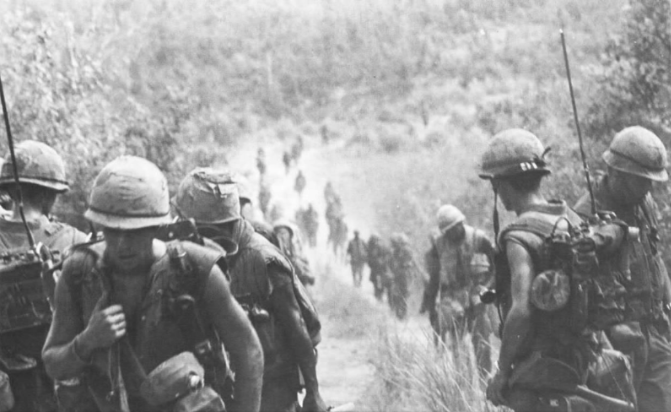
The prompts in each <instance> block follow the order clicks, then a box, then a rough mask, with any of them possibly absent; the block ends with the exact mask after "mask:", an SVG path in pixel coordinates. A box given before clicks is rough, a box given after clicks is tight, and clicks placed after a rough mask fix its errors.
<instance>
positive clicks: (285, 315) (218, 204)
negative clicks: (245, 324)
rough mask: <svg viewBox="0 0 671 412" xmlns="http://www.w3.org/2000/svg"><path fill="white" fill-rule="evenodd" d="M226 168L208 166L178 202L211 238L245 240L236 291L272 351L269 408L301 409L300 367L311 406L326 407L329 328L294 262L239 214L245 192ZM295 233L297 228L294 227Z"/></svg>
mask: <svg viewBox="0 0 671 412" xmlns="http://www.w3.org/2000/svg"><path fill="white" fill-rule="evenodd" d="M231 183H232V182H231V181H230V174H229V173H227V172H226V171H220V170H214V169H211V168H201V169H196V170H194V171H192V172H191V173H190V174H189V175H188V176H187V177H186V178H185V179H184V180H183V181H182V183H181V184H180V187H179V190H178V193H177V195H176V197H175V199H174V202H173V203H174V205H175V207H176V208H177V209H178V210H179V211H180V215H181V216H184V217H186V218H192V219H194V220H195V221H196V225H197V226H198V229H199V231H200V233H201V234H202V235H203V236H206V237H211V238H212V239H213V240H215V241H217V240H218V239H219V240H221V239H223V238H226V239H228V240H232V241H234V242H235V243H236V244H237V247H238V248H237V252H235V253H233V254H231V255H229V256H228V257H227V260H228V263H229V268H230V274H231V292H232V293H233V295H234V296H235V297H236V299H237V300H238V301H239V302H240V303H241V304H242V305H243V307H245V308H246V309H247V313H248V316H249V317H250V319H251V320H252V324H253V325H254V328H255V329H256V332H257V335H258V336H259V339H260V341H261V345H262V347H263V351H264V359H265V367H264V373H263V392H262V396H261V411H265V412H293V411H295V410H296V409H297V408H298V395H297V393H298V391H299V390H300V381H299V371H300V373H302V376H303V378H304V383H305V389H306V397H305V399H304V401H303V409H304V410H309V411H312V410H315V411H318V412H325V410H326V406H325V405H324V403H323V400H322V399H321V396H320V394H319V388H318V382H317V377H316V369H315V368H316V361H317V359H316V352H315V349H314V347H315V346H316V344H317V343H318V342H319V340H320V339H321V338H320V334H319V333H320V329H321V325H320V323H319V320H318V317H317V315H316V311H315V310H314V307H313V306H312V304H311V303H310V302H309V298H308V297H307V294H306V293H305V291H304V289H303V287H302V285H301V284H300V281H298V279H297V278H296V276H295V274H294V270H293V268H292V265H291V263H290V262H289V260H288V259H287V257H285V256H284V255H283V254H282V253H281V252H280V251H279V250H278V249H277V247H275V246H274V245H272V244H271V243H270V242H269V241H268V240H267V239H266V238H264V237H263V236H261V235H260V234H259V233H256V232H255V231H254V228H253V227H252V226H251V224H250V223H249V222H247V221H245V220H243V219H240V215H239V206H238V204H239V196H238V193H237V191H236V190H235V189H234V188H233V187H232V186H233V185H232V184H231ZM289 228H290V229H291V230H292V231H293V228H292V227H289Z"/></svg>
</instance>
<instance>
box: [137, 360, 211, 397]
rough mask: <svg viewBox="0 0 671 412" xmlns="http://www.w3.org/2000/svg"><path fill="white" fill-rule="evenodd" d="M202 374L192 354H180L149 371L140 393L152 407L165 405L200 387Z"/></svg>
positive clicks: (201, 369)
mask: <svg viewBox="0 0 671 412" xmlns="http://www.w3.org/2000/svg"><path fill="white" fill-rule="evenodd" d="M204 373H205V371H204V369H203V367H202V366H201V365H200V363H198V360H196V357H195V356H194V354H193V353H191V352H182V353H180V354H179V355H176V356H173V357H172V358H170V359H168V360H166V361H165V362H163V363H161V364H160V365H158V366H157V367H156V369H154V370H153V371H151V373H150V374H148V375H147V379H146V380H145V381H144V382H143V383H142V386H141V387H140V393H141V394H142V398H144V400H145V401H147V403H149V404H150V405H152V406H161V405H165V404H167V403H170V402H173V401H175V400H176V399H179V398H181V397H183V396H185V395H187V394H188V393H189V392H191V391H192V390H193V389H195V388H197V387H198V386H202V382H203V376H204Z"/></svg>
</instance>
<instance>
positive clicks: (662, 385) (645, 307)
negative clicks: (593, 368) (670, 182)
mask: <svg viewBox="0 0 671 412" xmlns="http://www.w3.org/2000/svg"><path fill="white" fill-rule="evenodd" d="M607 179H608V177H607V176H604V177H602V178H601V180H600V181H599V182H598V184H597V185H596V188H595V191H594V197H595V201H596V208H597V210H607V211H612V212H615V214H616V215H617V217H618V218H619V219H622V220H624V221H625V222H626V223H627V224H628V225H630V226H632V227H636V228H639V229H640V231H641V232H640V235H639V240H638V241H634V242H632V243H631V245H630V249H629V267H628V268H622V265H621V259H620V256H616V257H613V258H612V259H611V260H610V261H608V262H603V263H602V264H603V265H607V266H608V269H607V270H608V271H609V272H610V273H611V274H613V276H616V277H617V278H618V279H622V280H623V284H624V285H625V287H626V288H627V289H628V295H629V297H628V298H627V310H626V319H625V320H626V321H627V322H633V323H629V325H630V326H631V325H633V332H634V334H633V335H627V336H622V335H620V334H618V333H617V331H616V329H611V333H608V336H609V338H610V342H611V343H612V345H613V347H614V348H615V349H617V350H620V351H622V352H624V353H626V354H628V355H630V357H631V359H632V363H633V367H634V384H635V387H636V391H637V394H638V404H639V410H640V411H661V410H671V388H669V382H671V340H670V339H669V324H668V321H669V320H668V317H667V314H666V313H665V312H664V304H665V302H666V298H665V296H664V294H665V290H666V286H665V282H667V281H668V274H667V271H666V266H665V264H664V261H663V260H662V256H661V253H660V249H661V247H662V244H661V239H660V238H659V231H658V228H659V224H658V222H657V207H656V205H655V202H654V200H653V199H652V196H650V194H648V195H647V196H646V197H645V199H644V200H643V202H641V203H640V204H639V205H636V206H633V207H632V206H627V205H622V204H620V203H618V202H617V201H616V200H615V199H614V198H613V196H612V195H611V194H610V193H609V191H608V188H607ZM576 210H577V211H578V212H580V213H581V214H583V215H585V216H589V214H590V213H591V204H590V199H589V194H585V195H584V196H583V197H582V198H581V199H580V200H579V201H578V203H577V204H576ZM627 271H628V272H629V273H627ZM639 326H640V332H639V330H638V327H639ZM634 337H635V338H636V339H637V340H638V342H639V343H638V344H637V345H636V346H637V347H635V348H632V347H631V346H632V345H631V338H634Z"/></svg>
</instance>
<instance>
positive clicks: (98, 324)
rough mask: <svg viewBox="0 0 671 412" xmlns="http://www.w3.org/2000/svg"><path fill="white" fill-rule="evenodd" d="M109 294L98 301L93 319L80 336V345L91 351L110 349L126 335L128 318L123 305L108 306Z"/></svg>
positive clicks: (92, 314) (105, 294)
mask: <svg viewBox="0 0 671 412" xmlns="http://www.w3.org/2000/svg"><path fill="white" fill-rule="evenodd" d="M107 298H108V294H107V293H103V295H102V296H101V297H100V299H98V302H97V303H96V305H95V307H94V308H93V312H92V313H91V318H90V319H89V323H88V325H87V326H86V329H85V330H84V332H82V334H81V336H80V344H81V345H82V346H85V347H86V348H87V349H89V350H94V349H98V348H108V347H110V346H112V344H113V343H114V342H116V341H117V339H119V338H120V337H122V336H123V335H125V334H126V316H125V315H124V313H123V308H122V307H121V305H111V306H107Z"/></svg>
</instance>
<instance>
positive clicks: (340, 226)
mask: <svg viewBox="0 0 671 412" xmlns="http://www.w3.org/2000/svg"><path fill="white" fill-rule="evenodd" d="M329 229H330V231H329V238H328V243H330V244H331V245H332V247H333V254H334V255H335V256H336V257H337V258H344V252H345V243H347V231H348V229H347V223H345V218H344V217H343V216H342V215H340V216H339V217H337V218H333V219H332V220H329Z"/></svg>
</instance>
